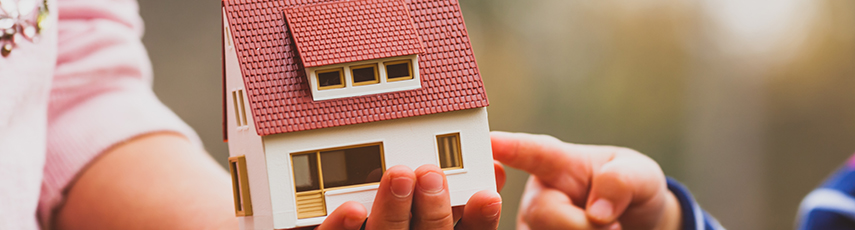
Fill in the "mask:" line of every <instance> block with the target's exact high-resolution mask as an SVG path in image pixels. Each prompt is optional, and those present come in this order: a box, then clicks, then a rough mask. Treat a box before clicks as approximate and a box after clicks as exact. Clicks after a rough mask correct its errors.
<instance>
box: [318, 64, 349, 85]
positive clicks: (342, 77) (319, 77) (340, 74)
mask: <svg viewBox="0 0 855 230" xmlns="http://www.w3.org/2000/svg"><path fill="white" fill-rule="evenodd" d="M331 72H338V78H339V79H340V82H341V84H338V85H330V86H321V74H324V73H331ZM315 78H317V81H318V90H328V89H340V88H344V87H345V86H346V85H347V82H345V81H344V68H343V67H339V68H330V69H321V70H316V71H315Z"/></svg>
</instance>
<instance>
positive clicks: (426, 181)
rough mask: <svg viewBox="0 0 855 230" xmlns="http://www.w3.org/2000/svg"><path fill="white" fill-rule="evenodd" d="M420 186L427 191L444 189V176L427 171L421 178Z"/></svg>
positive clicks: (434, 191) (433, 191) (436, 191)
mask: <svg viewBox="0 0 855 230" xmlns="http://www.w3.org/2000/svg"><path fill="white" fill-rule="evenodd" d="M419 187H421V188H422V190H424V191H425V192H427V193H439V192H441V191H442V176H441V175H439V174H436V173H434V172H429V173H426V174H425V175H422V177H420V178H419Z"/></svg>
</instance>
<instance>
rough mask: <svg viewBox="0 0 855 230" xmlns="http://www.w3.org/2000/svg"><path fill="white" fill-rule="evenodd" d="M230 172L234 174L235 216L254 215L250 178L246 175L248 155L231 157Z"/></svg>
mask: <svg viewBox="0 0 855 230" xmlns="http://www.w3.org/2000/svg"><path fill="white" fill-rule="evenodd" d="M229 172H230V173H231V174H232V193H233V194H234V200H235V216H252V200H251V199H250V197H249V179H247V175H246V157H245V156H237V157H229Z"/></svg>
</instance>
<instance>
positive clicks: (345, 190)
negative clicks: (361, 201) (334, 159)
mask: <svg viewBox="0 0 855 230" xmlns="http://www.w3.org/2000/svg"><path fill="white" fill-rule="evenodd" d="M379 187H380V184H379V183H378V184H370V185H363V186H354V187H351V188H342V189H336V188H332V189H331V190H328V191H326V192H324V195H327V196H334V195H340V194H348V193H355V192H362V191H368V190H377V188H379ZM330 213H332V212H330Z"/></svg>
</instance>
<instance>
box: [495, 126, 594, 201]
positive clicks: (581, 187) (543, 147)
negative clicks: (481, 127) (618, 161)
mask: <svg viewBox="0 0 855 230" xmlns="http://www.w3.org/2000/svg"><path fill="white" fill-rule="evenodd" d="M490 137H491V141H492V147H493V158H494V159H496V160H498V161H500V162H502V163H503V164H506V165H508V166H511V167H514V168H518V169H522V170H523V171H526V172H528V173H530V174H532V175H535V176H537V177H538V178H539V179H540V180H541V181H542V182H543V183H544V184H546V185H549V186H550V187H553V188H556V189H558V190H560V191H562V192H564V193H567V195H569V196H570V197H571V198H573V200H574V201H576V202H581V203H576V204H577V205H579V206H582V205H584V204H585V203H584V202H585V197H587V192H588V185H589V183H590V181H589V179H590V178H591V176H590V172H591V171H592V168H593V163H592V161H593V159H592V158H597V160H599V158H603V157H608V154H591V153H592V152H595V153H599V152H603V151H602V150H600V148H596V147H594V146H582V145H571V144H567V143H564V142H561V141H559V140H558V139H555V138H553V137H550V136H544V135H531V134H524V133H505V132H492V133H491V134H490Z"/></svg>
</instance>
